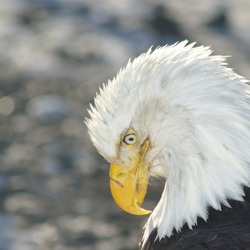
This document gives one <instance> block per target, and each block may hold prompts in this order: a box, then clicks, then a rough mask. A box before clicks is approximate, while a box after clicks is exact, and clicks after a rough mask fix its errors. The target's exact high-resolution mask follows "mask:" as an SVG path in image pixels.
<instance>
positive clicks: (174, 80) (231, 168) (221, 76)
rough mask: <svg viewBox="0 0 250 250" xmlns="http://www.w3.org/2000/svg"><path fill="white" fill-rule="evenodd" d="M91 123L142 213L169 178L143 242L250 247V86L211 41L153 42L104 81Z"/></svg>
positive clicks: (115, 181)
mask: <svg viewBox="0 0 250 250" xmlns="http://www.w3.org/2000/svg"><path fill="white" fill-rule="evenodd" d="M89 114H90V118H87V119H86V125H87V127H88V132H89V135H90V138H91V140H92V142H93V144H94V146H95V147H96V148H97V150H98V152H99V153H100V154H101V155H102V156H103V157H104V158H105V159H106V160H107V161H108V162H110V163H111V167H110V187H111V192H112V195H113V197H114V200H115V201H116V203H117V204H118V205H119V206H120V207H121V208H122V209H123V210H125V211H126V212H128V213H131V214H135V215H144V214H148V213H150V212H151V211H149V210H146V209H144V208H142V203H143V200H144V197H145V195H146V192H147V186H148V180H149V178H150V177H151V176H154V177H157V176H159V177H161V178H162V177H163V178H164V179H165V184H164V190H163V192H162V195H161V198H160V200H159V202H158V204H157V206H156V207H155V208H154V210H153V211H152V213H151V214H150V216H149V218H148V220H147V222H146V225H145V226H144V230H143V237H142V241H141V243H140V246H139V247H140V249H143V250H149V249H157V250H160V249H178V250H179V249H250V86H249V85H248V81H247V80H246V79H245V78H243V77H242V76H239V75H238V74H236V73H235V72H234V71H233V70H232V69H230V68H229V67H228V66H227V63H226V62H225V58H224V57H222V56H216V55H213V54H212V51H211V49H210V48H209V47H204V46H196V45H195V44H194V43H192V44H189V43H188V42H187V41H183V42H180V43H176V44H174V45H167V46H163V47H158V48H156V49H155V50H152V49H149V50H148V51H147V52H146V53H144V54H142V55H140V56H139V57H137V58H136V59H134V60H133V61H131V60H130V61H129V62H128V64H127V66H126V67H125V68H123V69H121V70H120V72H119V73H118V74H117V76H116V77H115V78H114V79H113V80H110V81H108V83H107V84H104V85H103V87H102V88H100V91H99V94H97V96H96V97H95V100H94V105H90V109H89Z"/></svg>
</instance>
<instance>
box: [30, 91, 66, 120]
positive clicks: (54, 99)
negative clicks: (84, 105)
mask: <svg viewBox="0 0 250 250" xmlns="http://www.w3.org/2000/svg"><path fill="white" fill-rule="evenodd" d="M27 110H28V113H29V114H30V115H31V116H32V117H33V118H35V119H38V120H40V121H43V122H47V123H53V122H60V121H62V120H63V119H65V118H66V117H67V116H68V114H69V111H68V106H67V104H66V102H65V100H64V98H63V97H61V96H57V95H44V96H38V97H35V98H33V99H32V100H31V101H30V102H29V103H28V105H27Z"/></svg>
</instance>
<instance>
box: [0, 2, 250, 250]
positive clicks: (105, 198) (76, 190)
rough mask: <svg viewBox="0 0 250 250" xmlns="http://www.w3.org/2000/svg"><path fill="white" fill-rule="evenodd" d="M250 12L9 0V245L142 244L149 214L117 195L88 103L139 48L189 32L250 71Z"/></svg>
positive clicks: (3, 202)
mask: <svg viewBox="0 0 250 250" xmlns="http://www.w3.org/2000/svg"><path fill="white" fill-rule="evenodd" d="M249 23H250V1H249V0H237V1H234V0H224V1H223V0H221V1H217V0H206V1H199V0H186V1H180V0H175V1H171V0H151V1H150V0H126V1H124V0H101V1H97V0H1V4H0V160H1V171H0V196H1V199H0V250H34V249H35V250H80V249H86V250H88V249H89V250H90V249H91V250H99V249H109V250H133V249H137V248H138V242H139V240H140V237H141V228H142V226H143V224H144V223H145V221H146V219H147V218H146V217H135V216H133V215H129V214H125V213H124V212H123V211H122V210H120V209H119V208H118V207H117V206H116V204H115V203H114V201H113V199H112V197H111V195H110V191H109V178H108V175H109V165H108V163H106V162H105V161H104V160H103V159H102V158H101V157H100V156H99V155H98V154H97V153H96V152H95V149H94V148H93V146H92V144H91V142H90V140H89V138H88V135H87V131H86V127H85V125H84V123H83V120H84V117H85V116H87V111H86V110H87V108H88V104H89V102H92V101H93V97H94V95H95V92H96V91H97V90H98V86H99V85H100V84H102V83H103V82H107V80H108V79H109V78H112V77H113V76H114V75H115V74H116V72H117V71H118V70H119V68H120V67H121V66H124V65H125V64H126V62H127V61H128V59H129V58H134V57H135V56H137V55H139V54H140V53H141V52H143V51H145V50H147V49H148V48H149V47H150V46H151V45H153V46H154V48H155V47H157V46H159V45H164V44H167V43H174V42H176V41H179V40H183V39H188V40H190V41H191V42H192V41H197V44H199V45H200V44H204V45H211V46H212V48H213V50H214V52H215V54H222V55H231V56H232V57H231V58H228V62H229V64H230V66H231V67H233V68H234V69H235V70H236V72H237V73H239V74H241V75H243V76H245V77H247V78H250V70H249V68H250V67H249V66H250V65H249V64H250V26H249ZM149 189H150V190H149V195H148V198H147V199H146V202H145V208H153V207H154V206H155V205H156V203H157V200H159V197H160V192H161V189H162V185H159V184H158V183H157V181H156V180H155V181H152V184H151V186H150V188H149Z"/></svg>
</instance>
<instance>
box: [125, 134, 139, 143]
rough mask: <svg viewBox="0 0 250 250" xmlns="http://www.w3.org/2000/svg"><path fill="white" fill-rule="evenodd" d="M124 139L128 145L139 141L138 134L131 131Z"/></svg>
mask: <svg viewBox="0 0 250 250" xmlns="http://www.w3.org/2000/svg"><path fill="white" fill-rule="evenodd" d="M123 141H124V142H125V143H126V144H127V145H133V144H135V143H136V142H137V136H136V134H135V133H129V134H127V135H125V137H124V138H123Z"/></svg>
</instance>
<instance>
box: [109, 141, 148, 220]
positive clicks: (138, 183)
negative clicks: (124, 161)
mask: <svg viewBox="0 0 250 250" xmlns="http://www.w3.org/2000/svg"><path fill="white" fill-rule="evenodd" d="M148 149H149V140H145V142H144V143H143V145H142V147H141V151H140V152H139V154H138V156H136V157H135V159H134V160H133V163H132V166H131V168H129V169H128V168H125V167H121V166H117V165H115V164H111V167H110V188H111V193H112V196H113V198H114V200H115V202H116V203H117V205H118V206H119V207H120V208H121V209H123V210H124V211H126V212H128V213H131V214H135V215H145V214H149V213H151V211H149V210H146V209H143V208H141V207H140V206H141V204H142V202H143V200H144V198H145V195H146V193H147V186H148V165H146V164H145V163H144V157H145V154H146V153H147V151H148Z"/></svg>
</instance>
